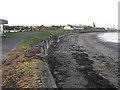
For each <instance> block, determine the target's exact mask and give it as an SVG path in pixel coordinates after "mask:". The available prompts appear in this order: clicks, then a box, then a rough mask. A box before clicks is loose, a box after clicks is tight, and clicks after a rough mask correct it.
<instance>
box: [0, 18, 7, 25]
mask: <svg viewBox="0 0 120 90" xmlns="http://www.w3.org/2000/svg"><path fill="white" fill-rule="evenodd" d="M0 24H8V21H7V20H4V19H0Z"/></svg>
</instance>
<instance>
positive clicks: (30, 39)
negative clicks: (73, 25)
mask: <svg viewBox="0 0 120 90" xmlns="http://www.w3.org/2000/svg"><path fill="white" fill-rule="evenodd" d="M67 32H71V31H69V30H49V31H43V32H37V34H34V35H32V36H29V37H28V38H26V39H24V40H23V41H22V42H23V43H24V44H25V45H29V44H32V43H33V42H35V41H38V40H43V39H46V38H47V37H49V36H51V35H57V34H62V33H67Z"/></svg>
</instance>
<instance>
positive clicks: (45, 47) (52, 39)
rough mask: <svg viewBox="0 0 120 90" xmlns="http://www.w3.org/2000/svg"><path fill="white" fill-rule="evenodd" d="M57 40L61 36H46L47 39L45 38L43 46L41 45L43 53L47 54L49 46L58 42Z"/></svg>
mask: <svg viewBox="0 0 120 90" xmlns="http://www.w3.org/2000/svg"><path fill="white" fill-rule="evenodd" d="M56 41H57V42H59V38H57V37H54V36H50V37H48V38H46V40H43V41H42V42H41V47H40V51H41V54H44V55H47V51H48V48H49V47H50V45H51V44H52V43H53V42H56Z"/></svg>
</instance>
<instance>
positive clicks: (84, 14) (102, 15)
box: [0, 0, 119, 28]
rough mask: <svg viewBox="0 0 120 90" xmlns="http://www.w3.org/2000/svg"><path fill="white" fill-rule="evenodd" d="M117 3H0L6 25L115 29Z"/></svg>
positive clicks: (98, 0)
mask: <svg viewBox="0 0 120 90" xmlns="http://www.w3.org/2000/svg"><path fill="white" fill-rule="evenodd" d="M118 1H119V0H0V18H1V19H7V20H8V22H9V25H42V24H43V25H65V24H73V25H76V24H77V25H78V24H84V25H92V23H93V22H94V23H95V24H96V26H98V27H111V28H117V27H118Z"/></svg>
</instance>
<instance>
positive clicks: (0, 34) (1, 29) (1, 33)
mask: <svg viewBox="0 0 120 90" xmlns="http://www.w3.org/2000/svg"><path fill="white" fill-rule="evenodd" d="M4 24H8V21H7V20H4V19H0V36H2V35H3V25H4Z"/></svg>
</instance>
